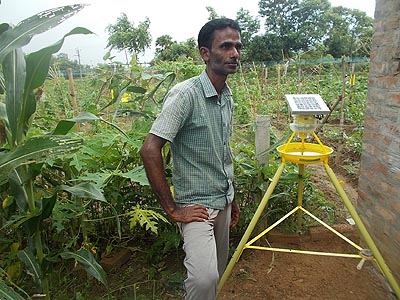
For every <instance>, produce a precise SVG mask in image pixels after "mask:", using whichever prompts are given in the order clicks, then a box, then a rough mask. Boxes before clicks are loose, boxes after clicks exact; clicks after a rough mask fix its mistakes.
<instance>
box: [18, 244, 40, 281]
mask: <svg viewBox="0 0 400 300" xmlns="http://www.w3.org/2000/svg"><path fill="white" fill-rule="evenodd" d="M17 256H18V258H19V259H20V260H21V261H22V262H23V263H24V265H25V266H26V268H27V269H28V274H29V275H31V276H32V277H33V280H34V281H35V282H36V283H37V284H38V286H41V279H42V272H41V270H40V267H39V264H38V262H37V260H36V258H35V256H34V255H33V253H32V252H31V251H25V250H21V251H18V252H17Z"/></svg>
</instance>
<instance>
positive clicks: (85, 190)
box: [59, 182, 107, 202]
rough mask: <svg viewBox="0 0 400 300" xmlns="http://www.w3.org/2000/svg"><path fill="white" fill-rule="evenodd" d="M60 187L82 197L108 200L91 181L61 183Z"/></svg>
mask: <svg viewBox="0 0 400 300" xmlns="http://www.w3.org/2000/svg"><path fill="white" fill-rule="evenodd" d="M59 189H61V190H64V191H66V192H68V193H71V194H72V195H74V196H77V197H80V198H88V199H94V200H100V201H102V202H107V200H106V198H104V195H103V193H102V191H101V190H100V189H99V188H97V187H96V186H95V185H94V184H93V183H91V182H83V183H80V184H78V185H75V186H67V185H61V186H60V187H59Z"/></svg>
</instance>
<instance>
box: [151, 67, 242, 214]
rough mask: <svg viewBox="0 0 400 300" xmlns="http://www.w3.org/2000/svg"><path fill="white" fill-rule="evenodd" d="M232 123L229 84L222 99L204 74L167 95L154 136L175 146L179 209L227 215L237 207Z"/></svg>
mask: <svg viewBox="0 0 400 300" xmlns="http://www.w3.org/2000/svg"><path fill="white" fill-rule="evenodd" d="M232 117H233V100H232V93H231V90H230V89H229V87H228V86H227V85H226V84H225V86H224V87H223V89H222V91H221V97H220V99H218V94H217V92H216V90H215V88H214V86H213V85H212V83H211V81H210V79H209V78H208V76H207V73H206V71H205V70H204V71H203V72H202V73H201V74H200V75H199V76H196V77H193V78H190V79H188V80H186V81H184V82H181V83H178V84H177V85H176V86H174V87H173V88H172V89H171V90H170V91H169V92H168V94H167V95H166V97H165V99H164V103H163V108H162V110H161V113H160V115H159V116H158V117H157V119H156V120H155V121H154V123H153V126H152V128H151V130H150V133H152V134H154V135H156V136H159V137H161V138H163V139H166V140H168V141H169V142H170V144H171V153H172V181H173V185H174V198H175V201H176V202H177V203H180V204H200V205H204V206H205V207H208V208H214V209H220V210H222V209H224V208H225V206H226V205H227V204H228V203H231V202H232V201H233V197H234V190H233V163H232V155H231V151H230V147H229V139H230V136H231V135H232Z"/></svg>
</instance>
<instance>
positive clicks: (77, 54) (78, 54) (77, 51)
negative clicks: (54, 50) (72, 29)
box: [76, 48, 82, 79]
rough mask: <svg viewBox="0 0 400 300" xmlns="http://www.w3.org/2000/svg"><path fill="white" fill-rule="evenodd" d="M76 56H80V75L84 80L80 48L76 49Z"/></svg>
mask: <svg viewBox="0 0 400 300" xmlns="http://www.w3.org/2000/svg"><path fill="white" fill-rule="evenodd" d="M76 56H78V64H79V75H80V77H81V79H82V66H81V54H80V53H79V48H76Z"/></svg>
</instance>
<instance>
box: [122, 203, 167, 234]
mask: <svg viewBox="0 0 400 300" xmlns="http://www.w3.org/2000/svg"><path fill="white" fill-rule="evenodd" d="M128 215H129V217H130V228H134V227H135V226H136V224H137V223H139V224H140V226H142V227H145V228H146V230H150V231H151V232H153V233H155V234H157V233H158V228H157V225H158V223H159V221H162V222H165V223H168V224H169V222H168V220H167V219H166V218H165V217H164V216H163V215H161V214H159V213H157V212H155V211H154V210H147V209H142V208H141V207H140V206H139V205H137V206H136V207H135V208H134V210H133V211H130V212H129V213H128Z"/></svg>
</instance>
